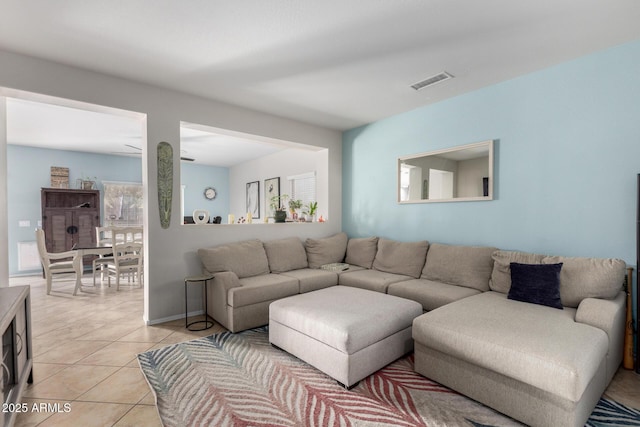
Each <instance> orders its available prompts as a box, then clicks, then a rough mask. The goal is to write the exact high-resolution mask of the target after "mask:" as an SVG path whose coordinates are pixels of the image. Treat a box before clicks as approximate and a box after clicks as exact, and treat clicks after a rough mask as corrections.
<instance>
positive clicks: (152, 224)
mask: <svg viewBox="0 0 640 427" xmlns="http://www.w3.org/2000/svg"><path fill="white" fill-rule="evenodd" d="M0 63H1V64H2V67H0V88H3V89H0V90H1V92H0V96H1V95H5V96H17V95H20V96H24V94H22V93H17V92H16V90H19V91H28V92H32V93H36V94H45V95H50V96H55V97H60V98H66V99H71V100H77V101H82V102H86V103H91V104H97V105H102V106H107V107H113V108H119V109H124V110H128V111H134V112H139V113H144V114H146V115H147V127H146V129H145V131H146V132H145V135H144V136H145V137H146V138H147V141H148V142H147V144H146V145H145V144H143V150H142V180H143V185H144V187H145V207H144V208H145V212H147V213H148V214H147V217H146V219H145V227H146V229H147V230H148V232H147V233H145V239H146V245H145V257H146V258H145V259H146V260H147V263H146V265H145V269H146V271H145V280H146V288H145V311H144V317H145V320H147V321H150V322H152V323H153V322H157V321H161V320H165V319H170V318H177V317H179V316H183V315H184V296H183V295H184V293H183V292H184V287H183V286H184V285H183V279H184V277H185V276H188V275H193V274H196V273H199V272H200V269H201V266H200V262H199V259H198V258H197V252H196V251H197V249H198V248H200V247H205V246H213V245H217V244H221V243H226V242H232V241H238V240H243V239H251V238H260V239H263V240H269V239H276V238H283V237H290V236H300V237H321V236H326V235H329V234H333V233H336V232H339V231H340V230H341V227H342V221H341V211H342V203H341V200H342V190H341V183H342V148H341V133H340V132H337V131H334V130H330V129H325V128H321V127H317V126H312V125H309V124H305V123H301V122H297V121H294V120H288V119H284V118H281V117H277V116H272V115H269V114H264V113H260V112H256V111H252V110H248V109H244V108H239V107H235V106H232V105H229V104H224V103H220V102H215V101H211V100H207V99H204V98H200V97H197V96H194V95H188V94H184V93H179V92H175V91H171V90H166V89H162V88H159V87H155V86H150V85H145V84H141V83H137V82H133V81H129V80H124V79H120V78H117V77H113V76H108V75H104V74H99V73H95V72H91V71H87V70H82V69H78V68H73V67H68V66H65V65H61V64H57V63H53V62H49V61H45V60H41V59H36V58H32V57H27V56H23V55H18V54H14V53H9V52H3V51H0ZM181 121H186V122H190V123H199V124H203V125H208V126H213V127H217V128H223V129H230V130H234V131H238V132H244V133H249V134H253V135H260V136H265V137H269V138H276V139H282V140H285V141H293V142H298V143H302V144H309V145H314V146H318V147H325V148H328V149H329V156H328V157H329V160H328V162H329V190H330V192H331V204H330V207H329V214H328V215H329V216H330V218H331V221H330V222H327V223H324V224H318V223H315V224H295V225H294V224H270V225H262V226H260V227H258V226H256V227H245V226H234V225H230V226H227V225H222V226H208V225H203V226H192V227H181V226H180V222H181V219H180V178H179V177H180V161H179V155H180V146H179V144H180V142H179V141H180V122H181ZM0 133H1V132H0ZM160 141H166V142H169V143H170V144H171V145H172V146H173V150H174V168H175V169H174V181H173V194H174V198H173V203H172V216H171V225H170V227H169V228H168V229H162V228H161V227H160V220H159V215H158V197H157V169H156V157H157V144H158V143H159V142H160ZM0 152H2V153H5V154H3V158H6V141H3V140H0ZM6 175H7V168H6V164H2V163H0V176H1V177H2V182H3V183H6ZM1 198H2V191H1V190H0V202H1V201H2V200H1ZM9 203H10V201H9ZM0 210H1V211H2V214H0V217H2V218H6V204H2V207H0ZM6 228H7V225H6V221H4V222H2V223H1V224H0V238H2V240H3V242H0V246H1V250H2V253H1V254H0V255H2V256H1V258H2V259H5V260H6V258H7V256H6V255H7V247H6V235H7V230H6ZM5 263H6V262H5ZM0 274H2V277H1V278H0V279H4V280H2V282H6V281H7V280H8V273H7V271H6V268H5V269H4V271H0ZM196 300H198V301H199V298H197V299H196ZM196 303H197V302H196V301H194V302H190V307H193V305H191V304H196Z"/></svg>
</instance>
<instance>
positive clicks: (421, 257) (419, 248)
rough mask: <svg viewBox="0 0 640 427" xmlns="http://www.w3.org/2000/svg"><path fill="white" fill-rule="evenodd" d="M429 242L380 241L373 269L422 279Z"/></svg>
mask: <svg viewBox="0 0 640 427" xmlns="http://www.w3.org/2000/svg"><path fill="white" fill-rule="evenodd" d="M428 248H429V242H427V241H426V240H422V241H418V242H397V241H394V240H387V239H379V240H378V251H377V252H376V257H375V259H374V260H373V268H374V269H376V270H378V271H384V272H386V273H393V274H402V275H405V276H411V277H413V278H414V279H417V278H419V277H420V272H421V271H422V267H424V262H425V260H426V258H427V249H428Z"/></svg>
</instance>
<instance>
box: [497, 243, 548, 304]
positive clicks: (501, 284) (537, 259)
mask: <svg viewBox="0 0 640 427" xmlns="http://www.w3.org/2000/svg"><path fill="white" fill-rule="evenodd" d="M491 257H492V258H493V271H492V272H491V279H490V280H489V288H490V289H491V290H492V291H496V292H502V293H503V294H508V293H509V288H510V287H511V268H510V267H509V266H510V265H511V263H512V262H517V263H520V264H542V259H543V258H544V255H538V254H530V253H526V252H516V251H495V252H494V253H493V255H492V256H491Z"/></svg>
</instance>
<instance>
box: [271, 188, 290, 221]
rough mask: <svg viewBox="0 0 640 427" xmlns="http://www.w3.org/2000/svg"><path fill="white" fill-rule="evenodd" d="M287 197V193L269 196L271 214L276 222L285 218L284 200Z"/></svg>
mask: <svg viewBox="0 0 640 427" xmlns="http://www.w3.org/2000/svg"><path fill="white" fill-rule="evenodd" d="M288 198H289V195H288V194H283V195H281V196H273V197H272V198H271V204H270V206H271V209H273V216H274V218H275V220H276V222H285V220H286V219H287V209H286V207H285V202H286V200H287V199H288Z"/></svg>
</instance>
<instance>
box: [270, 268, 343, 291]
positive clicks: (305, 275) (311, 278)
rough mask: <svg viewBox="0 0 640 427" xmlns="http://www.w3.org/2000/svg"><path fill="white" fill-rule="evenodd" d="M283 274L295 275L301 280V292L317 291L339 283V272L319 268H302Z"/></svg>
mask: <svg viewBox="0 0 640 427" xmlns="http://www.w3.org/2000/svg"><path fill="white" fill-rule="evenodd" d="M281 274H282V275H283V276H289V277H295V278H296V279H298V281H299V282H300V293H301V294H304V293H306V292H311V291H317V290H318V289H324V288H328V287H329V286H335V285H337V284H338V273H336V272H335V271H327V270H320V269H317V268H302V269H300V270H290V271H286V272H284V273H281Z"/></svg>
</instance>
